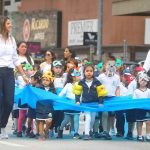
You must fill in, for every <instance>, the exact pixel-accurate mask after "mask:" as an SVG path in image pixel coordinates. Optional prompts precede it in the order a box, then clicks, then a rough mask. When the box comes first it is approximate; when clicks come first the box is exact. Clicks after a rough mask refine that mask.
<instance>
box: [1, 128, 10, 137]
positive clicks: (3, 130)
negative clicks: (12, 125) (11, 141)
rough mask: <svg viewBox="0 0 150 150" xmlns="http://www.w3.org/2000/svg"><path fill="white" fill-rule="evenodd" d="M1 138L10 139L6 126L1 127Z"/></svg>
mask: <svg viewBox="0 0 150 150" xmlns="http://www.w3.org/2000/svg"><path fill="white" fill-rule="evenodd" d="M0 139H8V134H7V133H6V130H5V128H1V134H0Z"/></svg>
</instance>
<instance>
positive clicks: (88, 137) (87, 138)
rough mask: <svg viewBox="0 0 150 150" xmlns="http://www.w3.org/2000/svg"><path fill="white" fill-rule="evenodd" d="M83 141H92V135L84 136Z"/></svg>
mask: <svg viewBox="0 0 150 150" xmlns="http://www.w3.org/2000/svg"><path fill="white" fill-rule="evenodd" d="M83 140H85V141H87V140H92V137H91V136H90V135H84V137H83Z"/></svg>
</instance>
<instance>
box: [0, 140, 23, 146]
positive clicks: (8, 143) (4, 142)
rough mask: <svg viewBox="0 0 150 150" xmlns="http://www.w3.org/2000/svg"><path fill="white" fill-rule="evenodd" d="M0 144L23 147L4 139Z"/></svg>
mask: <svg viewBox="0 0 150 150" xmlns="http://www.w3.org/2000/svg"><path fill="white" fill-rule="evenodd" d="M0 144H3V145H8V146H14V147H25V145H21V144H15V143H10V142H6V141H0Z"/></svg>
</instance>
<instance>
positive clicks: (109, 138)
mask: <svg viewBox="0 0 150 150" xmlns="http://www.w3.org/2000/svg"><path fill="white" fill-rule="evenodd" d="M101 137H103V138H104V139H105V140H112V137H111V136H110V135H109V133H108V132H107V131H103V132H102V133H101Z"/></svg>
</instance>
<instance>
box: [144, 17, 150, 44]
mask: <svg viewBox="0 0 150 150" xmlns="http://www.w3.org/2000/svg"><path fill="white" fill-rule="evenodd" d="M144 44H150V18H147V19H145V38H144Z"/></svg>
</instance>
